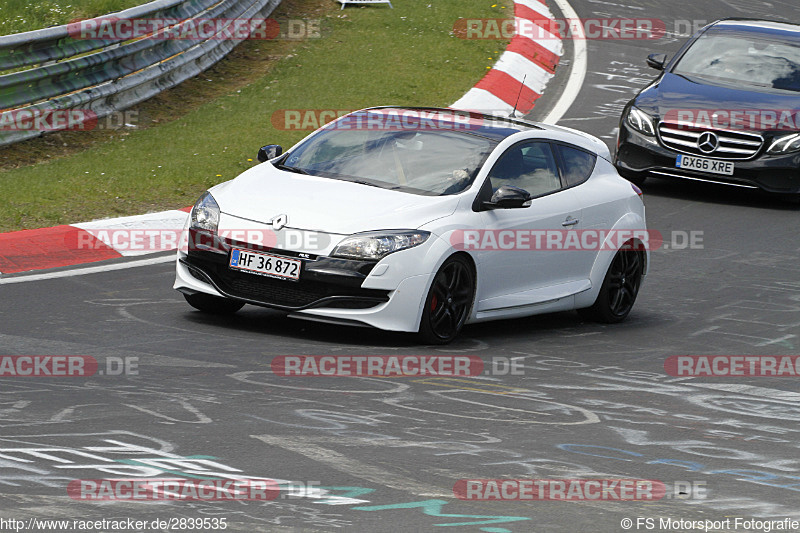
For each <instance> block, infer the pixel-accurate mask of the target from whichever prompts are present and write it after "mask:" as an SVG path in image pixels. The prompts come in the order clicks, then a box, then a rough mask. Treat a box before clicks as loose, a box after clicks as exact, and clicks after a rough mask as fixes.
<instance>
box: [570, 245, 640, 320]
mask: <svg viewBox="0 0 800 533" xmlns="http://www.w3.org/2000/svg"><path fill="white" fill-rule="evenodd" d="M643 271H644V258H643V254H642V253H641V252H638V251H635V250H619V251H618V252H617V254H616V255H615V256H614V259H613V260H612V261H611V265H609V267H608V272H606V277H605V279H603V285H602V286H601V287H600V293H599V294H598V295H597V300H595V302H594V304H593V305H592V306H591V307H587V308H585V309H579V310H578V313H580V315H581V316H582V317H583V318H585V319H587V320H593V321H595V322H602V323H606V324H615V323H617V322H622V321H623V320H625V319H626V318H627V317H628V314H629V313H630V312H631V309H633V304H634V302H635V301H636V295H637V294H638V293H639V287H640V286H641V284H642V272H643Z"/></svg>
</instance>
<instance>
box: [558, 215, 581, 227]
mask: <svg viewBox="0 0 800 533" xmlns="http://www.w3.org/2000/svg"><path fill="white" fill-rule="evenodd" d="M578 222H580V220H578V219H577V218H572V217H567V220H565V221H564V222H562V223H561V225H562V226H564V227H565V228H566V227H569V226H574V225H575V224H577V223H578Z"/></svg>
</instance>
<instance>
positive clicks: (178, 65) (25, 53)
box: [0, 0, 281, 146]
mask: <svg viewBox="0 0 800 533" xmlns="http://www.w3.org/2000/svg"><path fill="white" fill-rule="evenodd" d="M280 2H281V0H156V1H155V2H150V3H147V4H144V5H141V6H137V7H134V8H131V9H127V10H125V11H120V12H119V13H114V14H113V15H105V16H103V17H100V18H102V19H107V18H109V16H113V17H118V18H120V19H169V20H175V21H178V20H180V21H183V22H181V24H182V23H185V22H187V21H190V20H192V19H195V20H200V19H258V18H267V17H268V16H269V15H270V14H271V13H272V11H273V10H274V9H275V8H276V7H277V6H278V4H280ZM178 28H180V26H178ZM70 30H73V33H74V30H75V26H74V25H64V26H58V27H54V28H45V29H41V30H35V31H30V32H25V33H18V34H15V35H8V36H4V37H0V72H7V71H9V70H12V71H13V70H17V71H16V72H11V73H10V74H5V75H2V76H0V126H2V125H4V124H11V123H14V121H13V119H11V116H17V115H16V114H19V113H20V112H23V113H26V115H28V113H27V112H30V113H32V114H33V115H36V116H41V115H42V114H44V113H47V112H50V111H53V110H80V111H81V112H83V113H84V114H86V112H87V111H88V112H91V113H94V115H96V117H98V118H99V117H104V116H107V115H109V114H111V113H114V112H116V111H121V110H124V109H128V108H130V107H132V106H134V105H136V104H138V103H139V102H142V101H144V100H147V99H148V98H151V97H153V96H155V95H156V94H158V93H160V92H161V91H164V90H166V89H169V88H171V87H174V86H175V85H177V84H179V83H181V82H182V81H184V80H186V79H188V78H191V77H193V76H196V75H198V74H199V73H201V72H202V71H204V70H206V69H207V68H209V67H210V66H212V65H213V64H214V63H216V62H217V61H219V60H220V59H222V58H223V57H225V55H226V54H228V52H230V51H231V50H232V49H233V48H234V47H235V46H236V45H237V44H239V43H240V42H241V39H230V38H226V37H224V35H226V34H225V30H220V31H219V32H218V33H217V34H216V37H211V38H208V39H204V40H197V39H164V38H163V37H158V36H150V37H148V36H145V37H141V38H138V39H129V40H127V41H125V40H123V38H115V39H108V40H104V39H81V38H74V37H73V35H71V33H70ZM237 37H238V35H237ZM80 114H81V113H77V115H80ZM65 127H66V126H65ZM41 134H42V131H40V130H39V129H35V128H32V129H10V128H4V127H0V146H4V145H8V144H12V143H15V142H19V141H23V140H25V139H30V138H32V137H37V136H39V135H41Z"/></svg>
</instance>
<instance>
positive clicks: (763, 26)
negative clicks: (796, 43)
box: [709, 18, 800, 39]
mask: <svg viewBox="0 0 800 533" xmlns="http://www.w3.org/2000/svg"><path fill="white" fill-rule="evenodd" d="M712 28H713V29H714V30H723V31H725V30H729V31H738V32H746V33H758V34H762V35H771V36H776V37H787V38H789V39H800V24H792V23H789V22H780V21H777V20H761V19H744V18H728V19H722V20H718V21H716V22H714V23H713V24H712V25H711V27H710V28H709V29H712Z"/></svg>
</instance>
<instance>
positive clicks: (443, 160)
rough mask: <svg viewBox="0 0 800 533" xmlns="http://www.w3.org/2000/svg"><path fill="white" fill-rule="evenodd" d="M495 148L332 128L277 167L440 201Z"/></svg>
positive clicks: (464, 136) (472, 141)
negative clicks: (441, 196) (442, 196)
mask: <svg viewBox="0 0 800 533" xmlns="http://www.w3.org/2000/svg"><path fill="white" fill-rule="evenodd" d="M496 145H497V143H496V142H495V141H493V140H491V139H487V138H485V137H482V136H478V135H475V134H471V133H464V132H457V131H447V130H413V131H403V130H401V131H385V130H384V131H375V130H370V129H358V130H354V129H337V128H335V127H334V128H329V129H326V130H324V131H321V132H319V133H318V134H316V135H314V136H313V137H311V138H309V139H308V140H307V141H305V142H304V143H302V144H301V145H300V146H298V147H297V148H295V149H294V150H292V152H290V153H289V154H288V156H287V157H286V158H285V159H283V160H281V164H282V165H284V168H285V169H287V170H294V171H295V172H302V173H307V174H313V175H316V176H322V177H326V178H333V179H341V180H345V181H354V182H357V183H362V184H364V185H372V186H375V187H381V188H383V189H392V190H400V191H404V192H409V193H414V194H422V195H436V196H439V195H448V194H457V193H459V192H461V191H463V190H465V189H466V188H467V187H469V186H470V184H471V183H472V181H473V180H474V179H475V176H476V175H477V173H478V170H479V169H480V167H481V165H482V164H483V162H484V161H485V160H486V158H487V157H488V155H489V153H490V152H491V151H492V149H493V148H494V147H495V146H496ZM281 164H279V165H278V168H281Z"/></svg>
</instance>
